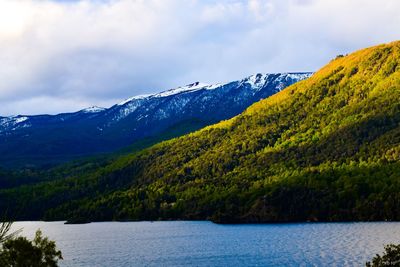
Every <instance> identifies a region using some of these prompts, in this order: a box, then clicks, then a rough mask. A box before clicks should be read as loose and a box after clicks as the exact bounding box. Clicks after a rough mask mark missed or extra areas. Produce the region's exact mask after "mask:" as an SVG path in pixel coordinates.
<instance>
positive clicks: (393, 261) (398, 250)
mask: <svg viewBox="0 0 400 267" xmlns="http://www.w3.org/2000/svg"><path fill="white" fill-rule="evenodd" d="M366 266H367V267H387V266H388V267H389V266H400V244H399V245H394V244H390V245H386V246H385V252H384V253H383V255H382V256H381V255H379V254H376V256H375V257H374V258H373V259H372V263H371V262H367V263H366Z"/></svg>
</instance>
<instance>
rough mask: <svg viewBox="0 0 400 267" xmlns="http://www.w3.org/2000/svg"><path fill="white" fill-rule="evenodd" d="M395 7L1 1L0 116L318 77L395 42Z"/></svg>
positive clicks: (383, 2) (313, 2)
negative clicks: (345, 57) (193, 87)
mask: <svg viewBox="0 0 400 267" xmlns="http://www.w3.org/2000/svg"><path fill="white" fill-rule="evenodd" d="M399 10H400V1H399V0H379V1H377V0H249V1H244V0H219V1H212V0H82V1H78V0H0V116H10V115H17V114H24V115H29V114H56V113H61V112H69V111H76V110H80V109H82V108H85V107H89V106H94V105H96V106H102V107H109V106H111V105H113V104H116V103H118V102H120V101H122V100H123V99H125V98H128V97H131V96H135V95H139V94H146V93H154V92H159V91H163V90H167V89H170V88H175V87H178V86H182V85H186V84H189V83H192V82H195V81H200V82H205V83H211V84H212V83H218V82H228V81H232V80H238V79H241V78H244V77H246V76H249V75H252V74H255V73H277V72H296V71H298V72H303V71H316V70H318V69H319V68H320V67H322V66H323V65H325V64H326V63H327V62H329V60H330V59H332V58H334V57H335V56H336V55H338V54H347V53H350V52H351V51H354V50H357V49H360V48H363V47H368V46H372V45H376V44H380V43H385V42H390V41H395V40H399V39H400V16H399Z"/></svg>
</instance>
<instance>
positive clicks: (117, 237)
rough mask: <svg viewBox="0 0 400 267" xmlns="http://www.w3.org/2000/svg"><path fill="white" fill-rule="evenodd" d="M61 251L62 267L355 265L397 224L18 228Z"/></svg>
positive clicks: (394, 232) (394, 237) (394, 236)
mask: <svg viewBox="0 0 400 267" xmlns="http://www.w3.org/2000/svg"><path fill="white" fill-rule="evenodd" d="M13 227H14V228H21V227H22V228H23V230H24V231H23V235H26V236H28V237H30V238H32V237H33V235H34V233H35V231H36V229H38V228H40V229H41V230H42V231H43V233H44V235H47V236H49V237H50V239H53V240H56V242H57V246H58V248H59V249H61V250H62V252H63V256H64V259H65V260H64V261H62V262H61V266H72V267H78V266H82V267H83V266H84V267H87V266H107V267H109V266H282V265H286V266H310V265H314V266H327V265H329V266H346V265H347V266H362V265H364V264H365V262H366V261H367V260H370V259H371V258H372V257H373V256H374V255H375V254H376V253H381V252H382V251H383V245H384V244H387V243H400V223H389V222H382V223H318V224H317V223H315V224H314V223H300V224H265V225H217V224H213V223H210V222H187V221H176V222H154V223H152V222H124V223H122V222H105V223H91V224H84V225H64V224H63V223H62V222H51V223H48V222H18V223H15V225H14V226H13Z"/></svg>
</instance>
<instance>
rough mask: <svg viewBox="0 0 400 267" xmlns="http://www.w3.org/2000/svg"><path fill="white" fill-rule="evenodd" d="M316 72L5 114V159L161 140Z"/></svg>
mask: <svg viewBox="0 0 400 267" xmlns="http://www.w3.org/2000/svg"><path fill="white" fill-rule="evenodd" d="M311 75H312V73H281V74H256V75H252V76H250V77H247V78H245V79H242V80H239V81H234V82H229V83H224V84H213V85H209V84H204V83H200V82H195V83H192V84H189V85H186V86H182V87H178V88H175V89H170V90H167V91H164V92H161V93H156V94H149V95H140V96H134V97H131V98H129V99H126V100H125V101H123V102H121V103H118V104H116V105H114V106H112V107H110V108H100V107H89V108H86V109H83V110H80V111H78V112H74V113H64V114H58V115H37V116H27V115H24V116H22V115H19V116H12V117H0V159H1V161H2V162H5V163H7V162H15V161H18V163H23V164H27V163H32V164H36V163H38V162H39V163H40V164H41V163H43V162H50V161H51V162H58V161H64V160H69V159H74V158H77V157H80V156H87V155H93V154H96V153H104V152H111V151H115V150H118V149H120V148H123V147H125V146H128V145H130V144H132V143H137V142H140V141H141V140H147V141H148V140H149V139H154V140H162V139H164V138H170V137H173V136H178V135H181V134H184V133H187V132H190V131H193V130H196V129H199V128H201V127H204V126H206V125H209V124H212V123H215V122H218V121H220V120H225V119H228V118H231V117H233V116H235V115H237V114H239V113H241V112H242V111H243V110H244V109H246V108H247V107H248V106H250V105H251V104H252V103H254V102H257V101H259V100H261V99H263V98H266V97H268V96H270V95H272V94H275V93H276V92H278V91H280V90H282V89H283V88H285V87H287V86H289V85H291V84H293V83H295V82H297V81H300V80H303V79H306V78H308V77H310V76H311Z"/></svg>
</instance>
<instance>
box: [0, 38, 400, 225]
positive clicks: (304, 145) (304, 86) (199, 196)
mask: <svg viewBox="0 0 400 267" xmlns="http://www.w3.org/2000/svg"><path fill="white" fill-rule="evenodd" d="M399 125H400V42H393V43H390V44H385V45H380V46H376V47H372V48H367V49H363V50H360V51H358V52H355V53H353V54H350V55H348V56H345V57H338V58H337V59H335V60H333V61H331V62H330V63H329V64H328V65H327V66H325V67H323V68H322V69H321V70H319V71H318V72H317V73H315V74H314V75H313V76H312V77H311V78H309V79H307V80H305V81H302V82H299V83H296V84H295V85H293V86H290V87H288V88H286V89H285V90H283V91H282V92H280V93H278V94H276V95H274V96H272V97H270V98H268V99H266V100H263V101H260V102H258V103H256V104H254V105H252V106H251V107H249V108H248V109H247V110H246V111H245V112H244V113H242V114H241V115H239V116H237V117H235V118H233V119H231V120H227V121H223V122H221V123H219V124H216V125H213V126H209V127H206V128H204V129H202V130H200V131H197V132H195V133H192V134H189V135H186V136H183V137H180V138H176V139H173V140H170V141H167V142H163V143H160V144H158V145H156V146H154V147H152V148H150V149H146V150H144V151H142V152H140V153H138V154H135V155H132V156H129V157H127V158H124V159H121V160H119V161H116V162H115V163H113V164H112V165H110V166H111V167H106V168H104V169H103V171H99V172H97V173H95V174H92V175H91V177H90V179H89V178H87V177H86V178H85V179H83V178H79V177H78V178H76V179H75V180H74V181H75V182H74V185H75V187H74V188H71V187H68V186H66V185H65V184H66V182H65V181H58V182H57V183H55V184H53V185H52V186H47V185H43V186H42V187H36V188H29V189H26V190H25V191H24V190H20V191H18V190H14V191H7V192H3V196H8V197H10V196H12V195H13V194H19V195H23V196H25V197H26V198H27V197H29V196H30V194H31V192H35V190H36V191H37V192H40V190H45V189H46V190H48V191H50V192H51V191H52V190H53V191H54V192H60V191H57V190H56V189H54V188H63V189H64V194H66V196H67V197H63V198H61V200H60V199H58V198H59V197H58V198H57V197H55V196H51V194H50V196H49V198H50V199H57V200H58V202H57V201H53V202H51V203H52V205H51V206H46V207H45V208H43V209H41V210H39V211H38V213H39V214H42V213H43V212H44V211H46V212H47V213H46V216H47V217H48V218H63V216H69V217H88V218H91V219H94V220H102V219H158V218H163V219H168V218H185V219H206V218H212V219H214V220H217V221H251V222H258V221H287V220H374V219H396V220H399V219H400V209H398V207H399V204H400V193H399V192H400V162H399V159H400V149H399V146H400V126H399ZM88 181H90V182H88ZM77 188H78V189H77ZM82 188H84V189H82ZM78 191H79V192H78ZM24 194H25V195H24ZM0 197H1V196H0ZM0 201H1V199H0ZM41 212H42V213H41Z"/></svg>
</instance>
